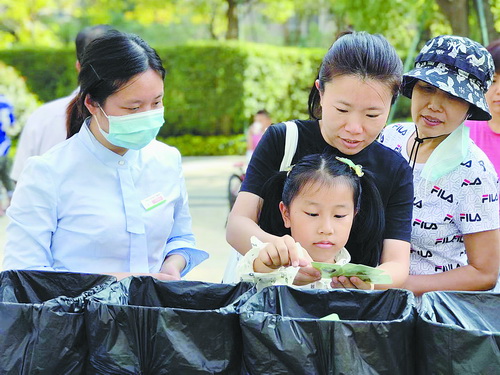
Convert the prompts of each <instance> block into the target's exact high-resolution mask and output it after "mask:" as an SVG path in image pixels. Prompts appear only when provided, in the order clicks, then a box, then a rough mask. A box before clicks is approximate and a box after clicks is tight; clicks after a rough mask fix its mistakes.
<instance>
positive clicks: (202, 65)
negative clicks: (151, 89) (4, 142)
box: [0, 42, 324, 136]
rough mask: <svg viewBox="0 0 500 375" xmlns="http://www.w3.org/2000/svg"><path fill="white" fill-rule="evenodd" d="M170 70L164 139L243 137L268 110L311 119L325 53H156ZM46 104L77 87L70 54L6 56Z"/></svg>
mask: <svg viewBox="0 0 500 375" xmlns="http://www.w3.org/2000/svg"><path fill="white" fill-rule="evenodd" d="M156 49H157V51H158V53H159V55H160V56H161V58H162V59H163V61H164V65H165V68H166V69H167V78H166V80H165V103H164V104H165V109H166V111H165V121H166V124H165V126H164V127H163V128H162V132H161V135H162V136H172V135H183V134H194V135H216V134H219V135H220V134H222V135H230V134H239V133H242V132H243V130H244V128H245V127H246V126H247V125H248V124H249V122H250V119H251V116H252V115H253V113H255V112H256V111H258V110H259V109H262V108H266V109H267V110H268V111H269V112H270V113H271V114H272V116H273V118H274V119H276V121H282V120H286V119H291V118H301V117H304V116H306V115H307V96H308V93H309V89H310V87H311V85H312V83H313V81H314V78H315V75H316V71H317V67H318V66H319V63H320V62H321V58H322V55H323V54H324V51H323V50H320V49H298V48H289V47H275V46H269V45H261V44H252V43H238V42H197V43H190V44H186V45H181V46H172V47H159V48H156ZM0 60H2V61H5V63H7V64H8V65H12V66H14V67H16V69H18V70H19V71H20V72H21V73H22V74H23V75H24V76H25V77H26V80H27V84H28V87H29V88H30V90H31V91H32V92H34V93H35V94H36V95H37V96H38V97H39V98H40V99H41V100H42V101H49V100H52V99H54V98H56V97H61V96H65V95H68V94H69V93H70V92H71V91H72V90H73V89H74V87H75V86H76V84H77V82H76V81H77V79H76V71H75V67H74V64H75V54H74V51H72V50H71V49H60V50H59V49H52V50H51V49H42V50H35V49H22V50H21V49H16V50H3V51H0Z"/></svg>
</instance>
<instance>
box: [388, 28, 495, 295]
mask: <svg viewBox="0 0 500 375" xmlns="http://www.w3.org/2000/svg"><path fill="white" fill-rule="evenodd" d="M493 73H494V68H493V61H492V58H491V55H490V53H489V52H488V51H487V50H486V49H485V48H484V47H482V46H481V45H480V44H478V43H476V42H474V41H472V40H470V39H467V38H463V37H457V36H449V35H442V36H438V37H436V38H433V39H431V40H430V41H428V42H427V43H426V44H425V46H424V47H423V49H422V50H421V51H420V54H419V55H418V56H417V58H416V61H415V67H414V69H413V70H412V71H410V72H409V73H407V74H405V75H404V76H403V88H402V89H403V94H404V95H405V96H407V97H409V98H411V99H412V102H411V114H412V119H413V121H414V123H403V124H395V125H391V126H388V127H387V128H386V129H385V130H384V132H383V133H382V135H381V137H380V142H381V143H382V144H385V145H386V146H388V147H391V148H393V149H394V150H397V151H399V152H400V153H401V154H402V155H403V156H404V157H405V158H406V159H407V160H408V161H409V163H410V165H411V166H412V167H413V182H414V189H415V198H414V202H413V219H412V238H411V264H410V277H409V278H408V280H407V282H406V284H405V287H406V288H407V289H409V290H411V291H413V292H414V293H415V294H416V295H421V294H422V293H425V292H428V291H433V290H488V289H491V288H493V287H494V285H495V283H496V281H497V277H498V269H499V260H500V256H499V255H500V235H499V231H498V228H499V216H498V209H499V208H498V178H497V175H496V172H495V169H494V167H493V165H492V164H491V162H490V161H489V159H488V158H487V156H486V155H485V154H484V152H483V151H481V150H480V149H479V147H477V146H476V145H475V144H474V143H473V142H472V140H471V139H470V137H469V128H467V127H466V126H465V125H464V121H465V120H466V119H471V120H489V119H490V118H491V115H490V113H489V110H488V105H487V103H486V100H485V96H484V94H485V93H486V91H487V90H488V87H489V86H490V85H491V82H492V77H493Z"/></svg>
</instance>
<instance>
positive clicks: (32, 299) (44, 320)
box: [0, 271, 116, 375]
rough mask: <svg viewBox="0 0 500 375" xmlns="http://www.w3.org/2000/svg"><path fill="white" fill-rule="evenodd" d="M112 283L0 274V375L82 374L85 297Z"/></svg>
mask: <svg viewBox="0 0 500 375" xmlns="http://www.w3.org/2000/svg"><path fill="white" fill-rule="evenodd" d="M115 281H116V278H114V277H112V276H105V275H93V274H80V273H68V272H43V271H4V272H1V273H0V373H1V374H50V375H53V374H83V373H85V363H86V360H87V354H88V347H87V342H86V338H85V335H86V333H85V327H84V316H83V310H84V305H85V299H86V298H87V297H88V296H90V295H92V294H93V293H96V292H98V291H100V290H102V289H104V288H106V287H107V286H108V285H110V284H111V283H113V282H115Z"/></svg>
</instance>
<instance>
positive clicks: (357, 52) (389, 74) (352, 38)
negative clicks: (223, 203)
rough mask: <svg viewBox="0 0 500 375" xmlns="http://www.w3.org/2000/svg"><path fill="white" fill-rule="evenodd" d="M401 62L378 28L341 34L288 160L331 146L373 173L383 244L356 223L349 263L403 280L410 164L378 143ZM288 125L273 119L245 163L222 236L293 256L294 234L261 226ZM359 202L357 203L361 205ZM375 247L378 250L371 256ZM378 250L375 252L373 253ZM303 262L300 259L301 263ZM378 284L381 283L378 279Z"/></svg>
mask: <svg viewBox="0 0 500 375" xmlns="http://www.w3.org/2000/svg"><path fill="white" fill-rule="evenodd" d="M402 70H403V67H402V63H401V59H400V58H399V57H398V55H397V53H396V51H395V49H394V48H393V47H392V46H391V45H390V44H389V43H388V42H387V40H386V39H385V38H384V37H382V36H381V35H371V34H368V33H365V32H357V33H351V34H345V35H343V36H341V37H340V38H339V39H338V40H337V41H336V42H335V43H334V44H333V45H332V47H331V48H330V49H329V51H328V52H327V54H326V55H325V57H324V58H323V62H322V64H321V67H320V70H319V74H318V78H317V79H316V81H315V83H314V86H313V88H312V90H311V94H310V96H309V113H310V115H311V118H312V120H310V121H296V124H297V128H298V144H297V149H296V153H295V156H294V158H293V161H292V163H294V162H296V161H298V160H300V159H301V158H302V157H303V156H305V155H309V154H314V153H321V152H324V151H329V152H332V153H334V154H337V155H339V156H343V157H347V158H350V159H351V160H352V161H353V162H354V163H356V164H361V165H362V166H363V168H366V169H367V170H370V171H371V172H372V173H373V174H374V178H375V184H376V185H377V187H378V189H379V191H380V195H381V197H382V201H383V204H384V209H385V217H386V223H385V231H384V236H383V238H384V240H383V243H382V250H381V251H380V252H378V250H377V244H373V246H370V243H369V242H370V241H369V239H365V238H363V237H364V236H363V228H361V227H357V228H356V227H354V228H353V230H352V232H351V236H350V239H349V242H348V244H347V246H346V248H347V249H348V251H349V252H350V253H351V256H352V262H353V263H362V264H367V265H371V266H377V265H379V267H380V268H382V269H384V270H386V271H387V272H388V273H389V274H391V276H392V279H393V284H391V285H383V286H382V287H384V288H387V287H401V286H402V285H403V284H404V282H405V280H406V278H407V277H408V268H409V251H410V244H409V241H410V233H411V212H412V201H413V185H412V174H411V169H410V168H409V166H408V164H407V163H406V162H405V160H404V159H403V158H402V157H401V156H400V155H398V154H397V153H396V152H394V151H392V150H389V149H388V148H386V147H385V146H382V145H380V144H379V143H377V142H375V140H376V138H377V136H378V135H379V133H380V132H381V130H382V129H383V127H384V126H385V123H386V121H387V118H388V116H389V111H390V108H391V104H392V103H393V102H394V99H395V98H396V96H397V93H398V91H399V86H400V82H401V76H402ZM285 133H286V131H285V125H284V124H277V125H273V126H271V127H270V128H269V129H268V131H267V132H266V134H265V135H264V137H263V138H262V140H261V141H260V143H259V145H258V146H257V149H256V150H255V152H254V154H253V156H252V160H251V162H250V164H249V166H248V169H247V174H246V177H245V181H244V183H243V186H242V189H241V192H240V193H239V194H238V198H237V199H236V202H235V205H234V207H233V209H232V211H231V213H230V215H229V220H228V225H227V231H226V238H227V241H228V242H229V243H230V244H231V245H232V246H233V247H234V248H235V249H236V250H237V251H238V252H240V253H241V254H245V253H246V252H247V251H248V250H249V249H250V247H251V245H250V237H252V236H255V237H257V238H258V239H259V240H260V241H262V242H269V243H272V244H274V246H276V249H277V252H278V253H279V254H280V257H288V258H289V259H290V263H294V264H295V263H298V262H299V255H298V251H297V249H296V245H295V241H294V239H293V238H292V237H290V236H289V235H285V236H276V235H274V234H270V233H267V232H265V231H263V230H262V229H261V228H260V227H259V226H258V224H257V223H258V219H259V214H260V209H261V206H262V196H263V193H262V191H261V189H262V186H263V185H264V183H265V182H266V181H267V180H268V179H269V178H270V177H271V176H272V175H273V174H274V173H276V172H277V171H279V168H280V163H281V160H282V159H283V154H284V144H285ZM361 209H362V207H361ZM374 254H375V256H374ZM378 254H380V256H378ZM301 264H302V263H301ZM320 277H321V275H320V273H319V271H317V270H316V269H314V268H312V267H310V266H307V267H302V268H301V271H300V272H299V273H298V275H297V277H296V279H295V283H296V284H297V285H303V284H309V283H311V282H314V281H317V280H319V279H320ZM332 285H334V286H336V287H346V288H359V289H369V288H370V287H371V285H370V284H368V283H364V282H363V281H361V280H360V279H359V278H357V277H351V278H346V277H342V276H341V277H339V278H334V279H333V280H332ZM379 287H380V286H379Z"/></svg>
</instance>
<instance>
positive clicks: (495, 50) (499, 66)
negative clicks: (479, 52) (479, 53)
mask: <svg viewBox="0 0 500 375" xmlns="http://www.w3.org/2000/svg"><path fill="white" fill-rule="evenodd" d="M486 49H487V50H488V52H489V53H491V56H492V57H493V63H494V64H495V73H497V74H500V39H497V40H494V41H493V42H491V43H490V44H488V47H486Z"/></svg>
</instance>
